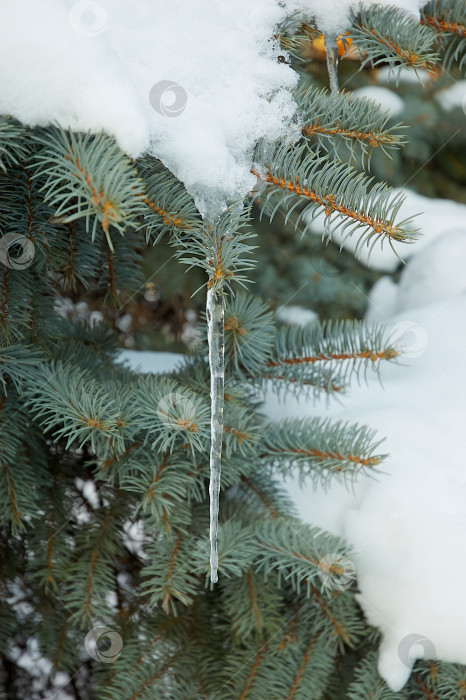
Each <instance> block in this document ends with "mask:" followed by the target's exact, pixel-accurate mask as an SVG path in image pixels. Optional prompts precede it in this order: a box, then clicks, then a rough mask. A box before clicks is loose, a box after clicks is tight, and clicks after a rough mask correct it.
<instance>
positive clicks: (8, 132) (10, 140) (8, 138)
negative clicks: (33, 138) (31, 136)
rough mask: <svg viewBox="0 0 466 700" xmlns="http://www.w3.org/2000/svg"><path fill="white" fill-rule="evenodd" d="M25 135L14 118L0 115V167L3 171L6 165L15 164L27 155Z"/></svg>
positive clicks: (23, 129)
mask: <svg viewBox="0 0 466 700" xmlns="http://www.w3.org/2000/svg"><path fill="white" fill-rule="evenodd" d="M26 135H27V131H26V129H25V128H24V127H23V126H21V124H19V122H17V121H16V119H13V118H12V117H10V116H8V115H0V168H1V169H2V170H3V171H4V172H6V171H7V166H12V165H17V164H18V163H19V162H20V161H22V160H24V159H25V158H26V157H27V155H28V153H29V147H28V144H27V142H26Z"/></svg>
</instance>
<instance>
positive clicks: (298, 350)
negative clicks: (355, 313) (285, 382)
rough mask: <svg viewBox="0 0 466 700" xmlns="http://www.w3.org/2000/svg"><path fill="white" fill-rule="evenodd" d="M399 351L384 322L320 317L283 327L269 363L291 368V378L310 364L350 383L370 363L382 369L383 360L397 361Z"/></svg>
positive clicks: (371, 366) (376, 370)
mask: <svg viewBox="0 0 466 700" xmlns="http://www.w3.org/2000/svg"><path fill="white" fill-rule="evenodd" d="M399 355H400V350H399V349H397V348H396V347H395V346H394V345H393V343H392V342H391V341H390V337H389V334H388V333H387V332H386V331H385V330H384V328H383V327H381V326H378V325H372V326H368V325H366V324H364V323H361V322H360V321H347V320H342V321H334V322H332V321H324V322H322V323H321V322H319V321H317V322H315V323H310V324H308V325H306V326H297V327H296V326H295V327H293V326H291V327H288V328H284V329H281V330H280V331H279V332H278V334H277V338H276V343H275V349H274V352H273V354H272V357H271V359H269V360H268V361H267V363H266V366H267V368H269V367H270V368H273V369H277V368H279V369H280V371H282V370H283V371H288V372H290V374H289V376H290V378H293V377H296V376H299V374H298V375H297V374H295V372H294V370H296V372H298V373H299V372H300V371H304V372H305V371H306V369H305V368H306V367H309V366H313V367H314V368H315V369H316V370H317V371H319V368H321V369H322V370H323V371H326V372H331V373H332V372H333V371H337V372H338V374H339V377H340V381H343V382H345V383H346V382H347V381H348V380H349V379H350V378H351V376H352V374H353V373H356V375H357V378H358V380H359V378H360V375H361V372H364V375H365V373H366V372H367V370H368V368H369V367H370V368H371V369H372V370H373V371H375V372H378V371H379V369H380V363H381V362H382V361H394V360H396V358H397V357H398V356H399ZM300 368H303V369H302V370H300Z"/></svg>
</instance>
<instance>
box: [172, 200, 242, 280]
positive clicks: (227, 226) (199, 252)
mask: <svg viewBox="0 0 466 700" xmlns="http://www.w3.org/2000/svg"><path fill="white" fill-rule="evenodd" d="M239 204H240V203H238V202H236V203H234V204H232V205H231V206H230V207H229V208H228V209H226V210H225V211H224V212H223V213H222V214H221V216H220V217H218V219H216V220H215V221H214V222H212V223H209V224H208V225H204V227H203V228H202V229H200V230H197V229H194V230H193V231H191V230H190V232H189V233H190V235H189V236H185V235H176V236H174V237H173V242H174V245H176V246H177V248H178V252H177V257H178V258H179V259H180V260H181V261H182V262H183V263H185V264H186V265H188V266H189V267H188V269H191V268H192V267H200V268H202V269H204V270H205V272H206V273H207V282H206V285H207V288H208V290H209V289H214V290H217V289H227V290H231V289H232V283H233V281H235V282H237V283H239V284H240V285H242V286H245V284H246V283H247V281H248V277H247V275H246V274H245V273H246V272H248V271H249V270H250V269H251V268H253V267H254V262H253V261H252V260H251V257H250V255H251V252H252V250H253V249H254V246H251V245H250V243H249V241H250V239H251V238H253V237H254V236H255V234H254V233H253V232H252V231H251V229H250V227H249V222H250V219H251V212H250V207H245V208H243V207H242V206H240V205H239ZM245 229H246V230H245Z"/></svg>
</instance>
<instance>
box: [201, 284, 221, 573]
mask: <svg viewBox="0 0 466 700" xmlns="http://www.w3.org/2000/svg"><path fill="white" fill-rule="evenodd" d="M206 312H207V337H208V341H209V366H210V406H211V415H210V484H209V495H210V580H211V581H212V583H217V581H218V571H217V570H218V552H217V536H218V507H219V494H220V477H221V471H222V438H223V392H224V381H225V346H224V306H223V290H222V288H221V287H220V288H216V289H215V288H214V287H210V288H209V289H207V304H206Z"/></svg>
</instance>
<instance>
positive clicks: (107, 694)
mask: <svg viewBox="0 0 466 700" xmlns="http://www.w3.org/2000/svg"><path fill="white" fill-rule="evenodd" d="M307 21H308V22H310V19H309V18H308V20H307ZM464 25H465V20H464V4H463V3H461V2H460V1H459V0H451V2H448V0H440V2H435V3H431V4H430V5H429V6H428V7H427V8H426V9H425V11H424V14H423V19H422V24H421V25H417V24H416V23H415V22H414V20H412V19H408V18H407V17H406V15H405V14H403V13H401V12H394V11H393V9H389V10H387V9H382V8H376V9H371V10H367V11H364V12H362V13H361V14H359V15H358V16H357V17H355V18H354V22H353V28H352V32H351V37H352V39H353V41H354V42H355V44H356V45H357V46H358V47H359V48H360V49H361V51H362V52H363V53H364V57H365V58H364V60H365V61H371V62H372V63H373V64H377V63H378V62H379V61H382V60H383V61H384V62H385V63H388V64H389V65H396V66H398V65H406V64H407V65H410V66H413V67H415V68H430V67H431V66H432V65H433V64H434V63H436V62H438V61H440V64H441V63H442V61H443V62H445V64H446V66H447V67H448V69H450V68H451V67H452V66H453V64H454V63H455V62H456V63H457V64H459V66H460V67H464V55H465V54H464V50H465V49H464V44H465V41H466V39H465V32H464ZM287 32H290V34H292V33H293V32H294V39H293V38H290V39H288V38H287ZM281 36H282V43H283V45H284V47H285V48H289V49H292V50H293V51H296V52H298V49H299V46H300V42H301V38H302V37H303V36H304V37H309V36H314V29H313V27H312V23H304V24H303V23H302V22H301V20H300V19H299V18H296V17H295V18H293V19H292V20H290V23H289V25H288V26H287V27H285V28H283V32H282V35H281ZM300 37H301V38H300ZM297 102H298V104H299V107H300V119H301V123H302V134H303V139H302V140H301V142H299V143H298V144H291V143H289V142H286V141H283V142H279V143H274V144H272V145H267V144H264V143H261V144H259V146H258V148H257V152H256V154H255V157H254V166H253V172H254V173H255V174H256V176H257V179H258V184H257V188H256V189H255V191H254V192H253V193H251V195H250V197H248V198H246V199H245V201H244V202H233V203H230V206H229V207H228V208H227V209H226V210H225V211H224V212H223V214H222V215H221V216H220V217H219V218H218V219H216V220H215V221H212V222H210V221H209V222H205V221H203V220H202V217H201V215H200V213H199V211H198V210H197V209H196V206H195V204H194V201H193V199H192V197H191V196H190V195H189V194H188V193H187V192H186V190H185V189H184V187H183V185H182V184H181V183H180V182H179V181H177V180H176V178H175V177H174V176H173V175H172V174H171V173H170V172H169V171H168V170H167V169H166V168H165V166H163V165H162V163H161V162H160V161H158V160H157V159H155V158H153V157H151V156H146V157H144V158H142V159H140V160H138V161H136V162H132V161H131V160H130V159H129V158H128V157H127V156H125V154H123V153H122V152H121V150H120V149H119V148H118V146H117V145H116V143H115V142H114V141H113V140H112V139H111V137H109V136H107V135H104V134H97V135H91V134H82V133H75V132H72V131H66V130H63V129H60V128H58V127H55V126H53V127H49V128H36V129H29V128H26V127H24V126H22V125H20V124H18V123H17V122H16V121H15V120H13V119H12V118H10V117H9V116H8V115H6V116H2V117H1V118H0V166H1V172H0V226H1V230H0V233H1V237H0V248H2V251H3V259H2V263H3V265H2V266H1V267H0V340H1V349H0V423H1V431H0V506H1V509H0V514H1V515H0V517H1V529H0V549H1V554H2V557H1V559H2V574H1V577H0V586H1V590H2V600H1V601H0V639H1V657H0V658H1V665H0V698H5V699H6V700H10V698H21V699H22V698H24V699H26V698H27V699H28V700H35V698H39V697H41V696H40V692H42V691H36V689H35V688H34V687H33V680H32V677H31V673H30V671H29V670H28V667H27V665H26V664H24V663H22V661H21V657H22V655H23V654H24V653H25V652H26V650H28V649H37V650H38V652H39V653H40V656H41V658H42V659H45V660H46V661H47V674H48V680H47V683H48V690H51V689H52V688H53V687H54V686H53V683H54V680H56V679H59V678H60V677H59V675H58V674H59V672H64V673H66V674H68V675H67V680H66V690H67V692H68V693H69V694H70V695H71V696H72V697H74V698H81V697H82V698H84V697H86V698H99V700H101V699H102V700H144V699H146V700H149V699H150V698H170V700H185V699H186V698H187V697H189V698H193V699H199V700H201V699H208V700H214V699H216V698H225V699H228V698H231V699H232V700H262V699H263V698H269V697H270V698H273V699H276V700H304V699H306V700H312V699H313V698H315V700H318V699H325V700H336V699H337V698H340V697H348V698H351V699H353V700H358V699H359V698H361V700H362V698H368V697H372V698H380V700H382V699H383V700H391V699H392V698H393V699H395V698H413V699H415V698H420V697H424V698H437V699H438V700H447V699H450V698H461V697H463V696H464V688H465V687H466V680H465V670H464V668H462V667H460V666H457V665H452V664H444V663H438V662H435V663H433V662H432V663H430V662H418V663H417V664H416V668H415V672H414V673H413V675H412V677H411V679H410V681H409V684H408V686H407V687H406V688H405V689H404V690H403V691H402V692H400V693H393V692H391V691H389V689H388V688H387V686H386V685H385V683H384V682H383V681H382V680H381V679H380V678H379V676H378V674H377V668H376V663H377V661H376V652H375V648H376V645H377V643H378V639H377V635H376V634H375V633H374V630H372V629H370V627H369V626H368V625H367V624H366V623H365V621H364V619H363V617H362V614H361V611H360V609H359V607H358V605H357V602H356V598H355V592H356V590H357V583H356V581H355V580H353V579H351V580H350V581H349V582H348V581H347V579H346V577H345V574H348V572H347V571H346V570H345V565H344V563H342V562H344V561H345V557H347V556H351V552H348V550H347V547H346V545H345V544H344V543H343V542H342V541H340V540H339V539H338V538H336V537H334V536H333V535H331V534H330V533H327V532H322V531H319V530H317V529H316V528H313V527H311V526H309V525H305V524H303V523H302V522H300V521H299V519H298V518H297V517H296V512H295V510H294V506H293V504H292V503H290V501H289V498H288V496H287V493H286V491H285V490H284V488H283V485H282V477H283V476H285V477H286V475H289V474H292V473H294V474H295V473H297V474H299V475H300V477H301V478H302V479H310V480H312V481H319V480H320V481H323V482H324V483H328V482H329V481H330V480H331V479H332V478H334V476H335V475H336V474H341V475H342V476H343V477H344V478H345V479H347V480H353V479H354V478H355V476H356V475H357V474H358V473H359V472H360V471H361V470H363V471H365V472H366V473H369V474H370V473H373V472H374V471H375V470H377V468H378V466H379V465H380V464H382V463H383V459H384V455H383V454H381V453H380V449H379V447H380V442H381V440H382V438H383V436H375V434H374V432H373V431H372V430H371V428H370V426H359V425H350V424H347V423H344V422H331V421H327V420H321V419H319V418H312V419H302V420H293V421H289V420H288V421H286V420H284V421H281V422H276V423H271V422H267V421H266V420H265V418H264V416H263V414H262V413H261V400H262V397H263V389H264V386H265V385H266V384H267V386H268V387H271V388H272V390H274V391H276V392H277V393H280V392H286V391H288V390H293V391H299V392H303V391H304V392H305V391H306V389H307V390H308V391H309V392H310V394H311V397H312V394H313V393H315V392H322V391H323V392H327V393H328V394H335V393H337V394H338V393H343V392H345V391H347V389H348V386H347V384H348V380H349V378H350V377H351V376H352V375H353V374H354V375H356V376H357V378H358V379H360V380H361V381H363V379H364V373H365V372H367V371H376V372H378V371H379V370H381V371H383V364H384V363H386V362H393V361H396V360H397V357H398V355H399V354H400V352H401V350H400V348H397V347H394V346H393V343H392V342H391V341H390V338H389V337H388V336H387V335H386V333H385V332H384V330H383V329H381V328H367V327H366V326H364V325H363V324H361V323H359V322H355V321H348V320H345V321H341V322H336V323H331V322H327V323H326V322H324V323H317V322H316V323H312V324H310V325H308V326H306V327H304V328H299V329H287V330H283V329H281V328H277V327H276V324H275V321H274V316H273V312H272V310H271V308H270V306H269V305H268V304H267V303H265V302H262V301H260V300H259V299H258V298H255V297H254V295H253V293H251V291H250V290H249V289H248V281H249V278H250V276H251V274H252V267H253V265H254V257H255V255H256V253H257V255H260V250H259V251H255V246H253V245H252V243H251V240H252V237H253V235H254V232H253V231H252V230H251V228H250V226H249V223H250V220H251V218H252V217H253V216H254V215H255V212H256V209H255V206H254V205H253V201H256V202H258V203H259V205H260V207H261V212H262V215H263V217H264V218H267V219H269V220H271V219H272V218H273V217H274V215H275V213H276V212H277V211H280V212H281V213H282V214H283V215H284V216H285V218H286V219H287V220H290V221H292V220H293V217H295V219H294V220H293V224H294V225H295V226H296V227H297V228H298V229H300V232H304V233H305V232H306V229H307V228H308V226H309V223H310V221H312V218H314V217H315V216H317V215H318V214H319V213H321V214H322V215H324V216H325V217H326V227H327V232H328V236H331V233H332V229H333V227H334V226H335V225H336V224H342V225H343V228H344V230H345V234H346V235H355V236H357V237H358V240H359V245H360V246H362V245H367V244H370V245H372V246H373V245H375V244H377V243H379V244H380V243H381V242H382V241H384V240H386V241H387V242H388V243H389V244H391V242H392V241H393V240H396V241H400V242H407V243H409V242H411V241H413V240H414V238H415V235H416V229H415V227H414V225H413V223H412V222H411V221H399V220H398V219H397V215H398V211H399V209H400V207H401V204H402V197H400V196H399V195H398V196H393V194H392V191H391V188H390V187H388V186H387V185H386V184H385V183H383V182H376V183H375V184H373V182H372V179H371V178H369V177H368V175H367V174H366V173H365V172H360V171H358V170H356V169H355V168H354V167H352V166H350V165H348V164H347V163H346V162H342V161H340V160H338V158H337V156H336V153H338V151H337V150H334V144H335V143H337V142H338V141H343V142H344V143H346V144H348V145H349V146H350V149H353V148H355V145H358V147H360V148H362V149H363V151H364V152H367V153H370V152H371V151H372V150H373V149H377V148H378V147H380V148H379V150H385V149H390V152H392V151H393V149H394V148H395V147H397V148H398V147H399V146H401V145H403V138H402V137H401V136H399V135H398V133H397V127H396V126H394V125H389V124H388V122H387V118H386V116H385V115H384V114H383V113H382V112H381V111H380V110H379V108H378V107H377V106H376V105H375V104H374V103H372V102H370V101H368V100H365V99H362V100H354V99H350V97H349V95H347V94H345V93H342V94H333V93H332V94H330V93H328V92H327V91H322V90H319V89H318V88H317V87H316V86H311V87H310V88H309V87H308V86H304V87H301V88H300V89H299V91H298V94H297ZM355 142H356V144H355ZM10 234H14V236H16V238H14V237H13V238H11V236H10ZM116 234H118V235H116ZM165 234H166V238H167V241H168V244H169V245H170V246H172V253H173V256H172V257H173V260H172V263H171V264H172V265H173V266H175V265H177V259H179V260H180V261H181V262H183V263H184V264H185V265H187V267H188V268H192V267H194V268H199V270H200V271H201V272H202V275H203V280H204V283H205V286H206V287H207V291H208V292H209V291H213V292H215V293H216V294H218V295H219V296H223V295H224V296H225V297H226V298H225V316H224V318H225V322H224V332H225V384H224V392H223V397H222V398H223V399H224V421H223V449H222V457H223V459H222V478H221V502H220V515H219V537H218V560H219V564H218V568H219V582H218V584H216V585H213V584H211V583H210V582H209V575H210V564H209V442H210V432H211V424H210V412H211V406H210V400H209V365H208V363H207V352H206V343H205V342H203V343H201V345H200V347H199V348H198V350H197V352H195V353H194V354H193V356H192V357H190V358H188V359H187V360H186V361H185V362H184V363H183V364H182V365H181V366H180V367H179V368H178V369H177V370H176V371H173V372H170V373H168V374H165V375H160V374H155V375H151V374H145V373H140V372H136V371H133V370H131V369H129V368H127V367H125V366H122V365H121V364H119V363H118V362H117V353H118V348H117V343H116V338H115V335H114V334H113V333H112V332H111V331H110V330H108V329H107V328H105V327H104V326H99V325H96V326H93V325H92V324H88V323H83V322H80V321H79V320H76V319H64V318H62V317H61V316H60V314H59V313H58V312H57V305H59V301H60V299H61V298H62V296H63V295H65V294H66V293H67V292H74V291H76V289H78V288H83V287H85V288H88V289H92V290H94V291H95V292H96V293H99V294H101V295H102V296H105V300H106V304H107V305H108V306H109V307H112V305H113V306H115V307H118V304H119V303H120V302H121V299H122V298H123V295H124V294H126V295H131V294H133V293H135V292H137V291H138V290H139V289H140V288H141V286H142V285H143V284H144V275H143V270H142V259H143V257H142V256H143V252H144V251H145V249H146V246H147V244H150V245H154V246H155V248H154V250H156V251H157V250H158V246H160V249H162V248H161V246H162V245H163V243H164V240H163V239H164V236H165ZM2 241H3V243H2ZM27 241H29V242H30V244H31V245H32V246H33V249H34V257H33V259H32V260H27V261H26V264H23V265H22V266H21V265H20V264H19V262H18V261H19V260H20V259H21V254H22V252H24V247H25V246H26V242H27ZM254 243H256V244H257V245H259V246H261V245H262V246H263V245H264V240H263V238H262V237H258V239H255V240H254ZM2 246H3V247H2ZM15 261H16V263H15ZM244 288H246V291H245V289H244ZM204 341H205V338H204ZM329 577H331V582H332V585H331V586H330V585H329V584H328V579H329ZM99 627H101V628H106V631H105V632H101V639H100V641H97V643H96V645H95V648H94V647H92V644H91V645H89V633H90V632H91V630H93V629H94V630H97V628H99ZM95 633H96V635H97V638H98V636H99V634H98V630H97V631H96V632H95ZM86 636H87V637H86ZM86 638H87V640H88V641H87V642H85V640H86ZM109 639H110V641H111V642H112V646H111V648H110V650H108V649H106V648H105V641H108V640H109ZM102 642H103V644H102ZM90 649H91V651H92V649H94V653H91V652H90V651H89V650H90ZM120 652H121V653H120ZM106 653H107V656H106ZM106 661H112V663H106Z"/></svg>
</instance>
